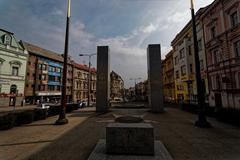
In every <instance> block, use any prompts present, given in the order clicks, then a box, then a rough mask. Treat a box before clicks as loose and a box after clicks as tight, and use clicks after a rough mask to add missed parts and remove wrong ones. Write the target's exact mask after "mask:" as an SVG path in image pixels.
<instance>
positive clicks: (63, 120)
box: [55, 0, 71, 125]
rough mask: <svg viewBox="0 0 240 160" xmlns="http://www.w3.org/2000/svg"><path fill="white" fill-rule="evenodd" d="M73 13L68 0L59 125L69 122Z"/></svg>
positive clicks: (57, 122)
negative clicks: (69, 75)
mask: <svg viewBox="0 0 240 160" xmlns="http://www.w3.org/2000/svg"><path fill="white" fill-rule="evenodd" d="M70 13H71V0H68V9H67V22H66V35H65V47H64V62H63V79H62V99H61V106H60V111H59V118H58V120H57V121H56V122H55V124H57V125H63V124H67V123H68V119H67V118H66V113H65V111H66V99H67V98H66V80H67V61H68V48H69V47H68V45H69V23H70Z"/></svg>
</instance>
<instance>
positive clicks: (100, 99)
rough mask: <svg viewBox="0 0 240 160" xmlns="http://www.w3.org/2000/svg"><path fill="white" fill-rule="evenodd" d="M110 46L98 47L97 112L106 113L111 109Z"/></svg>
mask: <svg viewBox="0 0 240 160" xmlns="http://www.w3.org/2000/svg"><path fill="white" fill-rule="evenodd" d="M108 52H109V48H108V46H98V47H97V93H96V94H97V95H96V111H97V112H106V111H107V110H108V107H109V91H110V73H109V71H110V68H109V59H110V57H109V53H108Z"/></svg>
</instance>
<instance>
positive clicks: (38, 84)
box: [21, 42, 73, 104]
mask: <svg viewBox="0 0 240 160" xmlns="http://www.w3.org/2000/svg"><path fill="white" fill-rule="evenodd" d="M21 44H22V45H23V46H24V47H25V48H26V50H27V51H28V53H29V56H28V62H27V71H26V84H25V100H26V103H29V104H37V103H40V102H44V103H46V102H47V103H60V99H61V90H62V69H63V57H62V56H61V55H59V54H57V53H55V52H52V51H49V50H46V49H43V48H40V47H38V46H36V45H33V44H30V43H27V42H21ZM72 76H73V67H72V64H71V61H70V60H69V61H68V68H67V91H66V92H67V93H66V94H67V102H71V101H72V83H73V82H72V81H73V78H72Z"/></svg>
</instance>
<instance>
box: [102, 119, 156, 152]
mask: <svg viewBox="0 0 240 160" xmlns="http://www.w3.org/2000/svg"><path fill="white" fill-rule="evenodd" d="M106 151H107V153H109V154H129V155H154V133H153V126H152V125H151V124H148V123H110V124H109V125H108V126H107V127H106Z"/></svg>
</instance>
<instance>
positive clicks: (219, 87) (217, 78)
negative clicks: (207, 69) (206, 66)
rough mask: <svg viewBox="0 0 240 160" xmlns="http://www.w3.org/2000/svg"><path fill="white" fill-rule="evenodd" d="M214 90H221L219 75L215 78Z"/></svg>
mask: <svg viewBox="0 0 240 160" xmlns="http://www.w3.org/2000/svg"><path fill="white" fill-rule="evenodd" d="M216 89H221V80H220V77H219V75H217V76H216Z"/></svg>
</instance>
